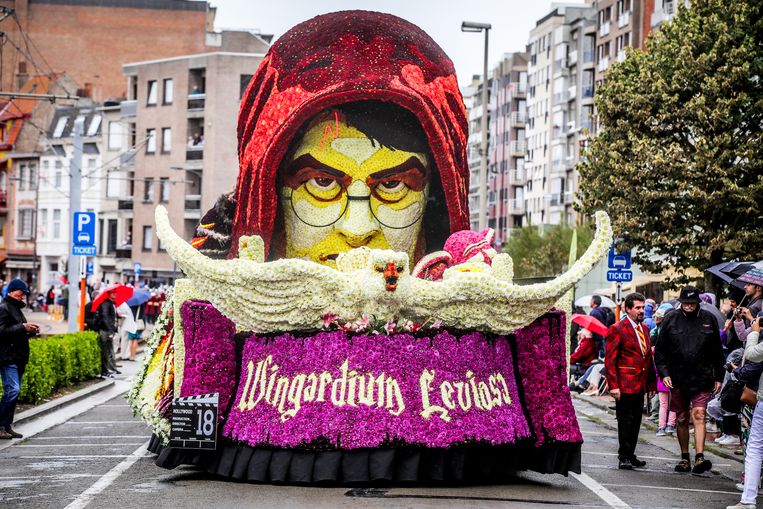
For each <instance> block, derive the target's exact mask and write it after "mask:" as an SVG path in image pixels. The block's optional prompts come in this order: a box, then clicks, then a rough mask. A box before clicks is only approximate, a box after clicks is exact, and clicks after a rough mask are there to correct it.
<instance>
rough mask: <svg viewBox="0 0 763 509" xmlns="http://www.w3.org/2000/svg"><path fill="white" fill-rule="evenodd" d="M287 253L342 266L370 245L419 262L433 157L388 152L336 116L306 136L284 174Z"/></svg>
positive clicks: (283, 191) (282, 199) (403, 152)
mask: <svg viewBox="0 0 763 509" xmlns="http://www.w3.org/2000/svg"><path fill="white" fill-rule="evenodd" d="M282 171H283V172H285V173H284V175H282V178H281V182H282V187H281V189H280V196H281V208H282V211H283V215H284V225H285V229H286V256H287V257H289V258H303V259H308V260H313V261H315V262H318V263H324V264H328V265H332V266H334V265H335V260H336V257H337V255H338V254H339V253H342V252H345V251H349V250H350V249H353V248H356V247H360V246H367V247H369V248H374V249H393V250H395V251H404V252H407V253H408V255H409V257H410V259H411V260H413V254H414V250H415V247H416V246H415V244H416V239H417V238H418V235H419V231H420V230H421V220H422V216H423V215H424V207H425V205H426V201H427V195H428V191H429V174H430V172H429V163H428V161H427V157H426V155H425V154H422V153H418V152H406V151H403V150H396V149H393V148H389V147H384V146H382V145H381V144H379V142H377V141H375V140H372V139H370V138H368V136H366V135H365V134H363V133H362V132H360V131H358V130H357V129H355V128H353V127H350V126H348V125H347V124H346V123H345V122H343V121H342V120H341V119H340V117H338V116H335V117H333V118H330V119H327V120H325V121H323V122H320V123H317V124H316V125H314V126H313V127H312V128H311V129H309V130H308V131H307V133H305V136H304V137H303V138H302V140H301V143H299V145H298V147H297V150H296V151H295V152H294V155H293V156H292V159H291V161H290V162H289V164H287V165H286V167H285V168H283V169H282Z"/></svg>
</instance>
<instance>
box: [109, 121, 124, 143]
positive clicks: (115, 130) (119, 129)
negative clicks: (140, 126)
mask: <svg viewBox="0 0 763 509" xmlns="http://www.w3.org/2000/svg"><path fill="white" fill-rule="evenodd" d="M123 136H124V126H123V125H122V123H121V122H118V121H114V120H112V121H111V122H109V141H108V143H109V150H120V149H121V148H122V137H123Z"/></svg>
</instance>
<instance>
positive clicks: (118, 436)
mask: <svg viewBox="0 0 763 509" xmlns="http://www.w3.org/2000/svg"><path fill="white" fill-rule="evenodd" d="M93 438H95V439H98V438H147V437H146V435H86V436H83V435H76V436H62V437H33V438H31V439H30V440H91V439H93ZM93 445H100V444H93ZM135 445H138V444H135Z"/></svg>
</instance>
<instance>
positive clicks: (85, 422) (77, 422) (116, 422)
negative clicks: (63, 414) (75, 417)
mask: <svg viewBox="0 0 763 509" xmlns="http://www.w3.org/2000/svg"><path fill="white" fill-rule="evenodd" d="M126 423H130V424H143V423H142V422H141V421H136V420H134V419H133V420H129V421H66V422H64V423H63V424H126Z"/></svg>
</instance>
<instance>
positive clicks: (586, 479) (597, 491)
mask: <svg viewBox="0 0 763 509" xmlns="http://www.w3.org/2000/svg"><path fill="white" fill-rule="evenodd" d="M570 475H571V476H572V477H573V478H574V479H577V480H578V481H580V484H582V485H583V486H585V487H586V488H588V489H589V490H591V491H592V492H593V494H594V495H596V496H597V497H599V498H600V499H602V500H603V501H604V502H606V503H607V504H608V505H609V507H612V508H614V509H631V506H629V505H628V504H626V503H625V502H623V501H622V500H621V499H620V498H619V497H618V496H617V495H615V494H614V493H612V492H611V491H609V490H608V489H607V488H605V487H604V486H602V485H601V484H599V483H598V482H596V481H595V480H594V479H593V478H592V477H591V476H589V475H588V474H586V473H585V472H584V473H581V474H576V473H575V472H570ZM67 509H68V508H67Z"/></svg>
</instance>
